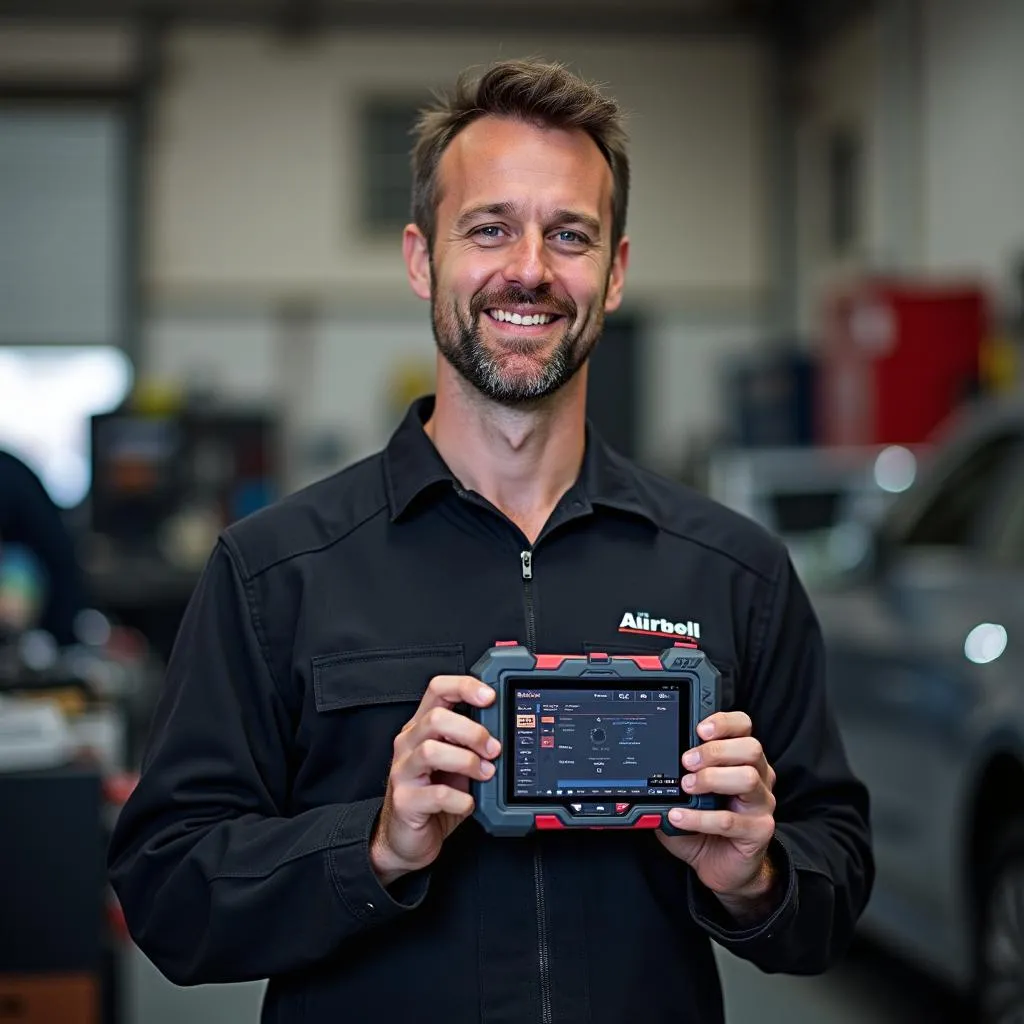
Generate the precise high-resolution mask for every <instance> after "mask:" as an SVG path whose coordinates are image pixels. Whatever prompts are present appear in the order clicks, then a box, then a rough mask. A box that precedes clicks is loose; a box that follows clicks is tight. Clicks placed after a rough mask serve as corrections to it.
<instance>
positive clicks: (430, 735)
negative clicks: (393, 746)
mask: <svg viewBox="0 0 1024 1024" xmlns="http://www.w3.org/2000/svg"><path fill="white" fill-rule="evenodd" d="M427 739H436V740H442V741H443V742H445V743H449V744H451V745H452V746H456V747H466V748H468V749H469V750H473V751H475V752H476V753H477V754H479V755H480V756H481V757H486V758H488V759H490V758H494V757H497V756H498V754H500V753H501V744H500V743H499V742H498V740H496V739H495V738H494V737H493V736H492V735H491V734H490V733H489V732H488V731H487V729H485V728H484V726H482V725H481V724H480V723H479V722H474V721H473V720H472V719H471V718H468V717H467V716H466V715H460V714H459V713H458V712H456V711H452V710H451V708H442V707H435V708H431V709H430V710H429V711H428V712H426V713H425V714H424V715H421V716H420V717H419V718H417V719H415V720H414V722H413V724H412V727H411V728H410V729H409V730H407V732H405V733H404V734H403V735H402V737H401V741H402V745H404V746H405V747H406V748H407V749H409V750H412V749H413V748H414V747H417V746H419V745H420V744H421V743H423V741H424V740H427Z"/></svg>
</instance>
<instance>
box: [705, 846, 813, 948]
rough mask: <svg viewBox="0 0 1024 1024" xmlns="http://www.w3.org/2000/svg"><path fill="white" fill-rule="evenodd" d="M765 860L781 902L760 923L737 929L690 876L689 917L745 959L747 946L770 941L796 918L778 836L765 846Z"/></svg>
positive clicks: (788, 866)
mask: <svg viewBox="0 0 1024 1024" xmlns="http://www.w3.org/2000/svg"><path fill="white" fill-rule="evenodd" d="M768 857H769V859H770V860H771V862H772V865H773V867H774V868H775V871H776V873H777V879H778V888H777V889H776V892H781V893H782V898H781V900H780V901H779V903H778V905H777V906H776V907H775V909H774V910H772V911H771V913H770V914H769V915H768V916H767V917H766V918H765V919H764V920H763V921H758V922H756V923H754V924H752V925H746V926H743V925H740V924H739V923H738V922H737V921H736V919H735V918H734V917H733V916H732V915H731V914H730V913H729V912H728V911H727V910H726V909H725V907H724V906H722V904H721V903H720V902H719V900H718V898H717V897H716V896H715V894H714V893H713V892H711V890H710V889H707V888H706V887H705V886H704V885H703V884H702V883H701V881H700V880H699V879H698V878H697V874H696V872H693V871H691V872H690V884H689V903H690V914H691V915H692V916H693V919H694V921H696V922H697V924H699V925H700V926H701V927H702V928H703V929H704V930H705V931H707V932H708V933H709V934H710V935H711V936H712V937H713V938H714V939H715V940H716V941H717V942H718V943H720V944H721V945H722V946H724V947H725V948H726V949H730V948H737V947H743V949H744V952H745V953H746V954H747V955H749V946H750V944H751V943H754V942H758V941H767V940H770V939H772V938H773V937H774V936H775V935H777V934H778V933H779V932H781V931H783V930H784V929H785V928H786V927H787V926H788V925H789V923H790V922H791V921H792V920H793V918H794V917H795V916H796V911H797V905H798V902H799V892H798V888H797V874H796V869H795V868H794V867H793V860H792V858H791V857H790V855H789V851H788V850H787V849H786V847H785V845H784V843H783V842H782V840H781V839H780V838H779V835H778V833H776V834H775V836H773V837H772V841H771V843H770V844H769V846H768Z"/></svg>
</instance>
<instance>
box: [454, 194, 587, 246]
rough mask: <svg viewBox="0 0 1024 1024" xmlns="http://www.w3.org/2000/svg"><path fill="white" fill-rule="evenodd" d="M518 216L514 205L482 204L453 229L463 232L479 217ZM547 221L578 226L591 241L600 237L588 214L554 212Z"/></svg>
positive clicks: (470, 210)
mask: <svg viewBox="0 0 1024 1024" xmlns="http://www.w3.org/2000/svg"><path fill="white" fill-rule="evenodd" d="M518 215H519V209H518V207H517V206H516V204H515V203H483V204H481V205H480V206H474V207H472V208H471V209H469V210H466V211H465V212H464V213H463V214H461V215H460V217H459V219H458V220H457V221H456V222H455V229H456V230H457V231H463V230H465V229H466V228H467V227H469V225H470V224H472V223H473V222H474V221H476V220H478V219H479V218H481V217H517V216H518ZM548 219H549V220H550V221H551V222H552V223H555V224H579V225H580V227H582V228H584V229H585V230H586V231H588V232H589V233H590V235H591V240H593V241H596V240H597V239H598V238H600V237H601V222H600V221H599V220H597V219H596V218H595V217H591V216H590V215H589V214H586V213H580V212H579V210H568V209H563V210H555V212H554V213H553V214H552V215H551V217H549V218H548Z"/></svg>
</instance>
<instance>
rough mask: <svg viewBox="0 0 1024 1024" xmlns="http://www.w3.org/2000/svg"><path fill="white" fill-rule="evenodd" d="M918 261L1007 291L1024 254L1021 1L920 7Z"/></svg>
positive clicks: (949, 1)
mask: <svg viewBox="0 0 1024 1024" xmlns="http://www.w3.org/2000/svg"><path fill="white" fill-rule="evenodd" d="M924 13H925V20H924V28H925V35H924V44H925V45H924V77H925V101H924V111H925V125H924V146H925V158H924V172H925V180H924V182H923V185H924V188H923V193H924V203H925V214H924V224H925V232H924V234H925V260H926V265H927V266H928V267H929V269H931V270H934V271H942V272H948V273H961V272H969V273H981V274H983V275H985V277H986V279H988V280H990V281H991V282H992V283H993V285H995V286H996V287H997V288H999V289H1000V290H1001V291H1002V292H1003V294H1004V295H1005V294H1006V293H1007V292H1008V291H1009V282H1010V272H1011V269H1012V260H1013V259H1014V258H1015V257H1016V256H1017V255H1018V254H1019V253H1022V252H1024V3H1021V0H972V2H971V3H963V2H961V0H929V2H928V3H926V4H925V7H924Z"/></svg>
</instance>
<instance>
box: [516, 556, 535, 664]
mask: <svg viewBox="0 0 1024 1024" xmlns="http://www.w3.org/2000/svg"><path fill="white" fill-rule="evenodd" d="M519 558H520V560H521V561H522V563H523V594H524V597H525V598H526V649H527V650H528V651H530V652H532V653H536V647H537V627H536V625H535V624H534V621H533V552H532V551H530V550H529V548H527V550H526V551H523V552H520V555H519Z"/></svg>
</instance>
